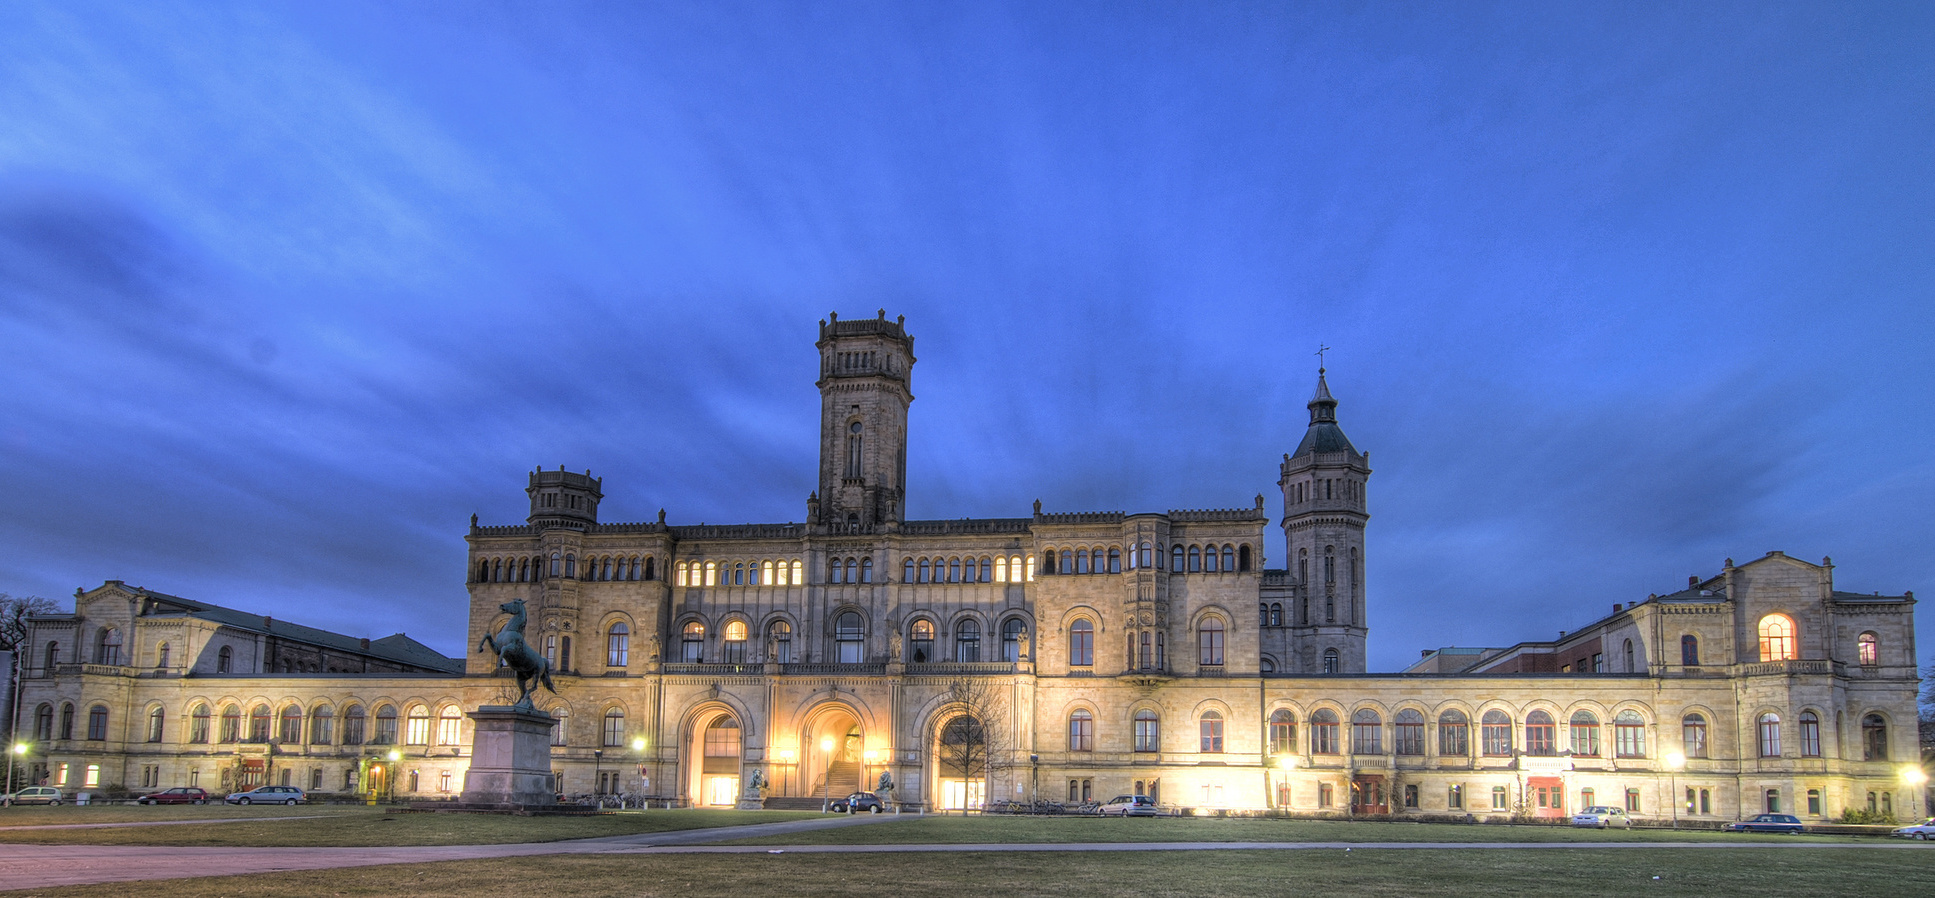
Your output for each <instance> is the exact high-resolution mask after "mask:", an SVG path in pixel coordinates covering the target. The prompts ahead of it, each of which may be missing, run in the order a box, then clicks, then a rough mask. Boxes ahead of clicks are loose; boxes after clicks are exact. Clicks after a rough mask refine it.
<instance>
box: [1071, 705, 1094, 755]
mask: <svg viewBox="0 0 1935 898" xmlns="http://www.w3.org/2000/svg"><path fill="white" fill-rule="evenodd" d="M1068 750H1069V751H1094V750H1095V715H1093V714H1090V713H1088V712H1087V711H1084V710H1081V709H1079V708H1078V709H1076V710H1075V711H1074V712H1073V713H1071V714H1069V715H1068Z"/></svg>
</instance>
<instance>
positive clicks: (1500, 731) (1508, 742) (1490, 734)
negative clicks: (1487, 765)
mask: <svg viewBox="0 0 1935 898" xmlns="http://www.w3.org/2000/svg"><path fill="white" fill-rule="evenodd" d="M1478 729H1479V735H1480V737H1482V738H1483V739H1484V740H1485V754H1486V755H1487V756H1489V757H1494V758H1501V757H1508V756H1510V755H1511V753H1512V725H1511V724H1509V723H1499V724H1491V723H1488V724H1485V725H1483V726H1481V727H1479V728H1478Z"/></svg>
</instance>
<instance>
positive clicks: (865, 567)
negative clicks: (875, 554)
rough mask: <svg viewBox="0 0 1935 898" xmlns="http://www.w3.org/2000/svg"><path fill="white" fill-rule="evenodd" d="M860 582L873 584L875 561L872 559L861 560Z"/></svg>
mask: <svg viewBox="0 0 1935 898" xmlns="http://www.w3.org/2000/svg"><path fill="white" fill-rule="evenodd" d="M860 582H862V583H872V582H873V559H871V558H862V559H860Z"/></svg>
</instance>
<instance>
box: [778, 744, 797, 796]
mask: <svg viewBox="0 0 1935 898" xmlns="http://www.w3.org/2000/svg"><path fill="white" fill-rule="evenodd" d="M797 757H799V753H798V752H796V751H794V750H792V749H790V748H782V749H780V750H779V763H780V765H781V766H782V767H785V768H788V769H791V768H793V767H794V766H796V765H794V763H793V759H794V758H797ZM779 788H780V791H781V792H783V793H786V794H789V795H790V794H792V791H793V790H792V789H789V788H787V785H786V783H785V782H784V781H781V783H780V786H779Z"/></svg>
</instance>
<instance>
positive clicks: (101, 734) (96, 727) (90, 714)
mask: <svg viewBox="0 0 1935 898" xmlns="http://www.w3.org/2000/svg"><path fill="white" fill-rule="evenodd" d="M107 723H108V710H107V706H106V705H95V706H94V707H92V708H89V709H87V738H88V740H89V741H91V742H100V741H103V740H105V739H107Z"/></svg>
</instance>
